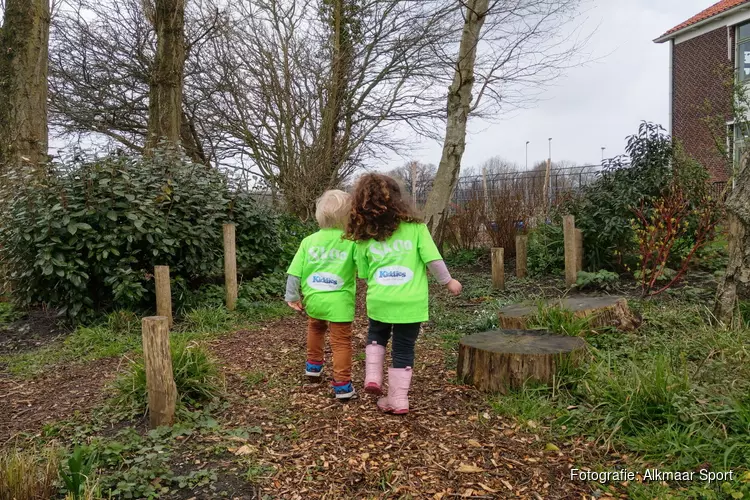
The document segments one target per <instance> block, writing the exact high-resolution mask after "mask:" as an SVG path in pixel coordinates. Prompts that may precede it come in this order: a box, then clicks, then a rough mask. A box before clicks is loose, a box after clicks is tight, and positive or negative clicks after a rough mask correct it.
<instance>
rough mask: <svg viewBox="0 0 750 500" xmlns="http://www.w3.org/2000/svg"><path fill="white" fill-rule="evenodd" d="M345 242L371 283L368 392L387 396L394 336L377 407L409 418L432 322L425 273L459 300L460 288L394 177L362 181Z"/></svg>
mask: <svg viewBox="0 0 750 500" xmlns="http://www.w3.org/2000/svg"><path fill="white" fill-rule="evenodd" d="M346 237H347V238H349V239H352V240H354V241H356V242H357V250H356V261H357V269H358V273H359V277H360V278H362V279H366V280H367V316H368V318H369V329H368V335H367V347H366V348H365V392H368V393H371V394H382V384H383V360H384V358H385V349H386V347H387V345H388V341H389V340H390V338H391V336H393V347H392V349H391V357H392V366H391V368H389V369H388V394H387V395H386V396H385V397H382V398H380V399H379V400H378V407H379V408H380V409H381V410H383V411H384V412H387V413H394V414H397V415H401V414H405V413H409V397H408V396H409V388H410V386H411V378H412V368H413V366H414V345H415V344H416V341H417V336H418V335H419V329H420V326H421V324H422V323H423V322H424V321H427V320H428V319H429V312H428V289H427V273H426V270H425V268H426V267H428V268H429V269H430V272H431V273H432V274H433V276H434V277H435V278H436V279H437V281H438V282H439V283H440V284H441V285H445V286H446V287H447V288H448V290H449V291H450V292H451V293H452V294H453V295H458V294H460V293H461V283H459V282H458V281H456V280H454V279H452V278H451V275H450V273H449V272H448V269H447V268H446V267H445V263H444V262H443V260H442V257H441V256H440V252H439V251H438V249H437V247H436V246H435V243H434V242H433V240H432V237H431V236H430V232H429V230H428V229H427V226H426V225H425V224H424V223H423V222H422V221H421V220H420V219H419V218H418V217H417V216H416V215H415V214H414V212H413V211H412V210H411V208H410V207H409V205H408V204H407V203H406V202H405V201H404V199H403V198H402V195H401V189H400V188H399V186H398V184H397V183H396V181H395V180H393V179H392V178H390V177H388V176H385V175H380V174H367V175H364V176H362V178H361V179H360V180H359V182H358V183H357V186H356V188H355V192H354V199H353V201H352V210H351V215H350V216H349V224H348V226H347V231H346Z"/></svg>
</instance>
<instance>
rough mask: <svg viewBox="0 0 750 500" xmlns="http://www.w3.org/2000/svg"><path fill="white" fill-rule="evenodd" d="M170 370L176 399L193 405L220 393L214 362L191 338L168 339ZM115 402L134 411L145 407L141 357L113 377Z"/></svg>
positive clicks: (144, 374)
mask: <svg viewBox="0 0 750 500" xmlns="http://www.w3.org/2000/svg"><path fill="white" fill-rule="evenodd" d="M171 351H172V371H173V373H174V381H175V385H176V386H177V395H178V397H179V401H180V403H182V404H186V405H190V406H193V405H196V404H198V403H203V402H206V401H210V400H212V399H214V398H217V397H219V395H220V394H221V392H222V390H221V386H222V383H221V377H220V374H219V370H218V367H217V366H216V362H215V361H214V360H213V359H212V358H211V357H210V356H209V355H208V352H207V351H206V350H205V349H204V348H203V347H201V346H200V345H198V344H196V343H195V342H185V341H184V340H181V339H178V340H176V341H174V342H173V343H172V346H171ZM114 387H115V390H116V392H117V396H116V397H115V400H114V402H115V404H116V405H117V406H120V407H122V408H126V409H129V410H132V411H134V412H136V411H138V412H141V411H145V410H146V407H147V403H148V395H147V391H146V368H145V365H144V364H143V360H142V359H141V360H138V361H135V362H133V363H132V364H131V367H130V370H129V371H128V372H127V373H126V374H125V375H123V376H121V377H120V378H118V379H117V380H116V381H115V384H114Z"/></svg>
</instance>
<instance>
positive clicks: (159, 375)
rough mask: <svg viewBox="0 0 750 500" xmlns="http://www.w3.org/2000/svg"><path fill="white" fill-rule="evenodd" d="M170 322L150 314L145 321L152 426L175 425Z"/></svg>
mask: <svg viewBox="0 0 750 500" xmlns="http://www.w3.org/2000/svg"><path fill="white" fill-rule="evenodd" d="M168 325H169V320H168V319H167V318H166V317H164V316H151V317H148V318H143V321H142V333H143V361H144V364H145V367H146V389H147V390H148V416H149V423H150V424H151V428H156V427H159V426H161V425H172V422H173V421H174V411H175V405H176V404H177V386H176V385H175V383H174V374H173V372H172V353H171V351H170V349H169V326H168Z"/></svg>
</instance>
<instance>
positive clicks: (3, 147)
mask: <svg viewBox="0 0 750 500" xmlns="http://www.w3.org/2000/svg"><path fill="white" fill-rule="evenodd" d="M5 7H6V8H5V13H4V20H3V27H2V31H0V54H1V56H0V169H3V168H5V167H8V168H11V167H13V168H14V167H17V166H19V165H20V164H21V163H26V164H29V165H32V166H38V165H39V164H40V163H43V162H45V161H46V159H47V140H48V137H47V135H48V131H47V53H48V47H49V45H48V44H49V23H50V5H49V0H8V1H7V5H6V6H5ZM3 166H5V167H3Z"/></svg>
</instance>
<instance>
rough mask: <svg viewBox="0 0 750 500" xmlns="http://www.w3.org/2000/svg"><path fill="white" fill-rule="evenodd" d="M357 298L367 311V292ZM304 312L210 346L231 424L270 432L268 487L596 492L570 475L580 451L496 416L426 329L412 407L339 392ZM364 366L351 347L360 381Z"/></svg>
mask: <svg viewBox="0 0 750 500" xmlns="http://www.w3.org/2000/svg"><path fill="white" fill-rule="evenodd" d="M359 308H360V311H359V314H358V318H362V317H364V314H363V311H362V310H361V309H362V305H361V301H360V305H359ZM305 321H306V320H305V318H304V317H301V316H299V317H295V318H288V319H285V320H283V321H280V322H278V323H276V324H273V325H269V326H267V327H266V328H263V329H262V330H260V331H252V332H244V331H241V332H237V333H236V334H234V335H233V336H231V337H229V338H224V339H222V340H220V341H218V342H216V343H215V344H214V345H213V346H212V349H213V351H214V353H215V354H216V355H217V356H218V357H219V358H220V359H221V360H222V364H223V365H224V367H225V370H226V374H227V383H228V387H229V392H230V393H231V394H233V395H234V397H233V401H232V403H233V405H232V408H231V410H230V411H229V412H228V414H227V416H226V418H227V419H229V420H230V425H232V426H237V427H259V428H260V429H262V432H263V434H264V437H265V439H262V440H260V441H259V442H258V443H256V444H257V446H253V447H251V448H250V453H251V454H252V455H254V457H253V458H254V459H256V460H257V461H258V463H259V464H261V465H268V466H270V467H273V469H274V470H275V472H274V473H273V474H269V475H268V477H267V478H266V480H265V481H264V483H262V491H263V492H264V493H266V494H268V495H271V497H272V498H292V499H295V498H300V499H301V498H436V499H441V498H454V497H464V498H506V497H507V498H519V497H520V498H534V499H542V498H544V499H550V498H581V497H582V496H584V495H585V494H586V492H587V491H589V490H587V489H585V485H584V484H580V483H579V484H575V483H572V482H571V481H570V480H569V479H568V478H569V469H570V467H571V465H572V464H573V461H574V459H573V458H572V457H573V456H574V455H575V453H576V450H573V449H572V448H570V447H568V448H567V449H566V446H565V445H564V444H561V443H556V445H557V446H558V447H559V448H560V450H558V451H553V452H549V451H544V450H545V445H546V443H545V442H543V441H540V440H539V438H538V437H536V436H534V435H530V434H525V433H523V432H520V431H519V430H518V429H517V428H516V427H515V426H514V425H513V424H512V423H511V422H509V421H506V420H504V419H501V418H498V417H497V416H495V415H493V414H492V412H491V411H489V407H488V404H487V402H486V399H485V397H484V396H483V395H482V394H479V393H478V392H477V391H475V390H473V389H472V388H469V387H462V386H457V385H455V384H453V383H452V382H451V379H452V378H453V377H455V373H454V372H452V371H449V370H448V369H446V366H445V352H444V351H443V350H442V349H441V348H440V347H439V345H438V344H437V342H436V341H434V342H433V341H431V339H430V337H429V333H428V334H426V335H424V336H423V337H422V339H421V340H420V341H419V342H418V344H417V361H416V363H415V364H416V366H415V369H414V379H413V388H412V392H411V393H410V397H409V399H410V404H411V412H410V413H409V414H408V415H405V416H391V415H384V414H383V413H381V412H380V411H379V410H378V409H377V407H376V404H375V398H373V397H371V396H368V395H365V394H361V395H359V398H358V399H356V400H354V401H350V402H348V403H342V402H338V401H336V400H335V399H333V397H332V393H331V389H330V386H329V384H328V381H326V382H325V383H310V382H308V381H307V380H305V377H304V375H302V371H303V367H304V359H305V333H304V332H305ZM366 328H367V325H366V320H365V321H362V320H358V321H356V322H355V324H354V337H355V340H354V342H355V353H357V352H359V353H363V352H364V346H365V335H366ZM329 359H330V357H329ZM327 368H328V369H329V370H330V366H327ZM363 372H364V361H363V360H362V359H361V356H359V357H357V356H355V363H354V374H355V375H354V382H355V386H356V387H358V388H361V387H362V386H363V381H362V377H363ZM249 373H250V374H252V376H251V377H250V379H251V380H252V381H253V382H251V383H248V377H247V375H248V374H249ZM261 377H263V379H262V381H260V382H258V380H259V379H260V378H261ZM246 451H247V450H246Z"/></svg>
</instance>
